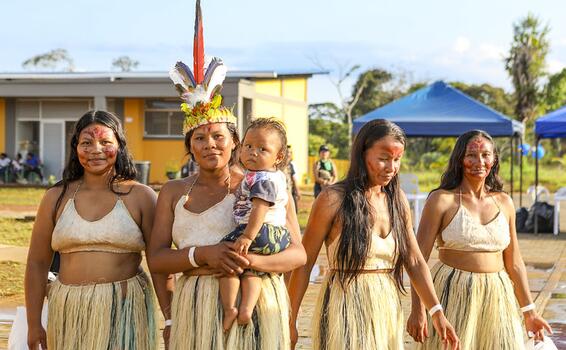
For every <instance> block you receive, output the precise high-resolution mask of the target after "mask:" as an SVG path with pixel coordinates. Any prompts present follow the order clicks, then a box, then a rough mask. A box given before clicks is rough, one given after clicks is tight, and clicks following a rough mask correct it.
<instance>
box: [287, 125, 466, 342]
mask: <svg viewBox="0 0 566 350" xmlns="http://www.w3.org/2000/svg"><path fill="white" fill-rule="evenodd" d="M404 150H405V135H404V133H403V131H402V130H401V129H400V128H399V127H398V126H397V125H395V124H393V123H391V122H388V121H386V120H374V121H371V122H369V123H367V124H366V125H364V127H363V128H362V129H361V130H360V132H359V133H358V135H357V136H356V139H355V141H354V144H353V147H352V153H351V163H350V169H349V170H348V175H347V176H346V178H345V179H344V180H343V181H340V182H339V183H337V184H336V185H333V186H330V187H328V188H327V189H325V190H324V191H323V192H322V193H321V194H320V196H319V197H318V198H317V199H316V201H315V203H314V205H313V208H312V211H311V215H310V217H309V221H308V224H307V228H306V230H305V233H304V236H303V245H304V247H305V250H306V252H307V264H306V266H305V267H300V268H298V269H296V270H295V271H294V272H293V275H292V277H291V281H290V285H289V294H290V298H291V307H292V314H291V331H292V341H294V342H296V339H297V329H296V326H295V323H296V320H297V314H298V311H299V306H300V304H301V300H302V298H303V296H304V293H305V291H306V289H307V286H308V282H309V276H310V272H311V270H312V267H313V265H314V263H315V261H316V259H317V256H318V254H319V251H320V248H321V246H322V244H323V243H325V244H326V251H327V256H328V262H329V267H330V273H329V274H327V276H326V278H325V280H324V282H323V285H322V288H321V292H320V294H319V298H318V303H317V306H316V309H315V311H314V315H313V319H314V323H313V328H312V330H313V348H314V349H316V350H319V349H323V350H327V349H360V350H370V349H396V350H397V349H403V320H402V318H403V315H402V310H401V305H400V298H399V291H402V290H403V284H402V275H403V268H405V269H406V270H407V272H408V274H409V277H410V278H411V283H412V285H413V287H414V288H415V289H416V290H417V292H418V293H419V295H421V296H422V298H423V300H424V301H425V304H426V306H427V307H428V308H429V310H430V313H431V314H432V315H433V316H432V317H433V323H434V326H435V328H436V329H437V330H438V332H440V333H441V334H442V335H443V341H445V342H446V343H450V345H451V346H452V348H453V349H457V348H458V338H457V336H456V334H455V333H454V330H453V329H452V326H451V325H450V324H449V323H448V321H447V320H446V318H445V317H444V314H443V312H442V308H441V307H440V306H439V302H438V299H437V298H436V295H435V293H434V288H433V285H432V279H431V276H430V272H429V270H428V267H427V265H426V262H425V261H424V259H423V257H422V255H421V254H420V251H419V248H418V246H417V243H416V240H415V237H414V234H413V232H412V226H411V223H410V215H409V204H408V202H407V199H406V197H405V195H404V193H403V192H402V191H401V189H400V188H399V180H398V176H397V174H398V172H399V168H400V164H401V158H402V156H403V153H404Z"/></svg>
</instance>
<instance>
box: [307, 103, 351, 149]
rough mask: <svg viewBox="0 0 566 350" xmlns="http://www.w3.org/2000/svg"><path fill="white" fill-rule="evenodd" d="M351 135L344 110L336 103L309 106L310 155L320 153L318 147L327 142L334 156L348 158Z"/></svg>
mask: <svg viewBox="0 0 566 350" xmlns="http://www.w3.org/2000/svg"><path fill="white" fill-rule="evenodd" d="M349 135H350V134H348V125H346V123H344V116H343V114H342V110H341V109H340V108H339V107H338V106H336V105H335V104H334V103H331V102H327V103H320V104H313V105H310V106H309V155H311V156H314V155H318V147H320V145H322V144H326V145H327V146H329V148H330V151H331V154H332V156H333V157H336V158H339V159H347V158H348V157H349V148H348V143H349V141H350V136H349Z"/></svg>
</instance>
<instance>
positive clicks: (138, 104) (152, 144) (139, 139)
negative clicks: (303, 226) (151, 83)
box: [124, 98, 187, 183]
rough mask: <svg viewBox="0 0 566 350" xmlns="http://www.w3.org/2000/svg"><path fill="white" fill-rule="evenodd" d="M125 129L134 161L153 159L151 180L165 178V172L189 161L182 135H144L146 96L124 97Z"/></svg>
mask: <svg viewBox="0 0 566 350" xmlns="http://www.w3.org/2000/svg"><path fill="white" fill-rule="evenodd" d="M124 131H125V133H126V139H127V142H128V149H129V150H130V153H132V156H133V157H134V161H150V162H151V166H150V170H149V182H150V183H155V182H160V183H164V182H166V181H167V180H168V179H167V175H166V172H167V171H170V170H173V171H180V170H181V166H182V165H183V164H184V162H186V160H187V158H186V157H185V145H184V142H183V140H182V139H151V138H144V100H143V99H134V98H130V99H125V100H124Z"/></svg>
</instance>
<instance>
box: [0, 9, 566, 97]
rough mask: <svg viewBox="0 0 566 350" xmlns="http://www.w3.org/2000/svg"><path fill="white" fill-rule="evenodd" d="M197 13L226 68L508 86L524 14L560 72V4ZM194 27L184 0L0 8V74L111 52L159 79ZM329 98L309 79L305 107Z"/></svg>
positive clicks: (85, 65) (97, 64)
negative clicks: (65, 54) (52, 58)
mask: <svg viewBox="0 0 566 350" xmlns="http://www.w3.org/2000/svg"><path fill="white" fill-rule="evenodd" d="M202 9H203V16H204V35H205V51H206V52H207V54H209V55H215V56H220V57H222V58H223V59H224V61H225V62H226V64H227V65H228V67H229V68H230V69H238V70H265V69H268V70H276V71H277V70H279V71H283V70H311V69H313V68H316V66H315V64H314V63H313V60H317V61H318V62H320V63H321V64H322V65H324V66H325V67H327V68H328V69H331V70H332V69H335V68H336V67H337V65H338V64H342V65H345V64H361V65H362V67H363V68H371V67H379V68H384V69H389V70H393V71H396V72H399V71H401V72H405V73H406V74H408V77H409V79H410V80H412V81H422V80H426V81H434V80H437V79H444V80H449V81H450V80H460V81H464V82H468V83H483V82H487V83H490V84H493V85H497V86H502V87H504V88H506V89H508V90H509V89H510V88H511V86H510V82H509V79H508V77H507V75H506V73H505V70H504V66H503V56H504V54H505V53H506V51H507V50H508V48H509V46H510V43H511V40H512V33H513V32H512V30H513V27H512V24H513V22H515V21H517V20H518V19H519V18H521V17H523V16H525V15H526V14H527V13H529V12H532V13H534V14H535V15H537V16H539V17H540V18H541V19H542V20H543V21H544V22H545V23H548V24H549V25H550V27H551V32H550V36H549V38H550V41H551V53H550V54H549V57H548V60H547V63H548V70H549V71H550V72H556V71H559V70H560V69H562V68H563V67H565V66H566V20H565V17H564V16H565V14H566V2H565V1H561V0H555V1H548V0H537V1H535V0H532V1H527V0H512V1H511V0H490V1H487V0H475V1H469V0H459V1H454V0H438V1H435V0H430V1H422V0H413V1H407V0H396V1H381V0H368V1H361V0H348V1H346V0H343V1H337V0H324V1H323V0H312V1H309V0H302V1H299V0H285V1H283V0H279V1H271V0H238V1H235V0H231V1H228V0H202ZM193 21H194V1H193V0H183V1H179V0H162V1H147V0H136V1H133V0H113V1H110V0H97V1H81V0H63V1H37V0H27V1H5V2H3V4H2V11H1V19H0V42H1V43H2V46H1V49H0V71H2V72H16V71H22V67H21V63H22V62H23V61H24V60H26V59H27V58H29V57H31V56H33V55H36V54H39V53H44V52H47V51H49V50H51V49H55V48H65V49H67V50H68V51H69V53H70V54H71V56H72V58H73V59H74V62H75V66H76V68H77V70H80V71H108V70H110V68H111V62H112V60H113V59H114V58H116V57H118V56H122V55H128V56H130V57H132V58H134V59H136V60H138V61H139V62H140V65H139V67H138V69H137V70H138V71H166V70H168V68H169V66H171V64H172V63H173V62H175V61H176V60H177V59H183V60H185V61H186V62H188V63H190V62H192V58H191V57H192V38H193ZM350 83H351V82H350ZM349 88H350V86H347V87H346V89H349ZM336 99H337V95H336V92H335V91H334V89H333V87H332V86H331V85H330V84H329V82H328V77H325V76H320V77H316V78H313V79H311V81H310V83H309V102H310V103H313V102H322V101H329V100H331V101H336Z"/></svg>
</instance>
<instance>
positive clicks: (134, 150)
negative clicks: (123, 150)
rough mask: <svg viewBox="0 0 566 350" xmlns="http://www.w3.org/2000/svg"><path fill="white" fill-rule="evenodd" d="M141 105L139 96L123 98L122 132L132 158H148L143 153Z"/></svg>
mask: <svg viewBox="0 0 566 350" xmlns="http://www.w3.org/2000/svg"><path fill="white" fill-rule="evenodd" d="M143 105H144V101H143V99H140V98H127V99H124V132H125V134H126V140H127V142H128V149H129V150H130V153H131V154H132V156H133V157H134V160H149V159H144V154H143Z"/></svg>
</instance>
